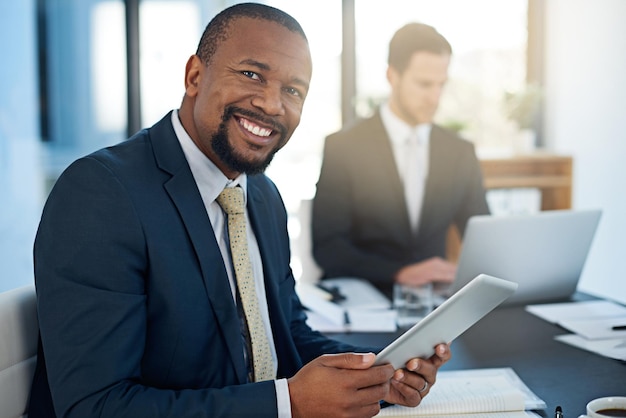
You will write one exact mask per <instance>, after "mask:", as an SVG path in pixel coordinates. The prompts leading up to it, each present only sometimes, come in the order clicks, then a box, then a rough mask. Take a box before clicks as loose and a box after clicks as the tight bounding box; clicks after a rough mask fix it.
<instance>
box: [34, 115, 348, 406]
mask: <svg viewBox="0 0 626 418" xmlns="http://www.w3.org/2000/svg"><path fill="white" fill-rule="evenodd" d="M248 211H249V214H250V219H251V223H252V228H253V229H254V232H255V234H256V237H257V239H258V243H259V248H260V252H261V257H262V260H263V268H264V274H265V285H266V292H267V302H268V305H269V314H270V320H271V324H272V331H273V338H274V341H275V343H276V350H277V355H278V377H290V376H292V375H293V374H294V373H295V372H296V371H297V370H298V369H299V368H300V367H301V366H302V365H303V364H304V363H306V362H308V361H310V360H312V359H313V358H315V357H317V356H319V355H321V354H323V353H330V352H340V351H349V350H354V347H350V346H347V345H342V344H340V343H337V342H334V341H332V340H329V339H327V338H326V337H324V336H322V335H321V334H319V333H317V332H314V331H312V330H311V329H310V328H309V327H308V326H307V325H306V323H305V319H306V318H305V314H304V312H303V309H302V306H301V304H300V302H299V300H298V297H297V295H296V293H295V291H294V278H293V276H292V273H291V270H290V268H289V261H290V251H289V240H288V235H287V228H286V223H287V215H286V211H285V208H284V206H283V203H282V200H281V198H280V195H279V192H278V190H277V189H276V187H275V185H274V184H273V183H272V182H271V181H270V180H269V179H268V178H267V177H266V176H264V175H257V176H250V177H249V180H248ZM34 257H35V280H36V287H37V296H38V309H39V321H40V335H41V340H40V348H42V350H40V353H39V354H40V355H39V358H38V367H37V370H36V375H35V378H34V381H33V390H32V395H31V402H30V415H29V416H30V418H38V417H53V416H55V413H54V412H53V411H52V405H51V403H53V404H54V410H55V411H56V416H59V417H80V418H84V417H94V416H98V417H116V418H120V417H133V418H140V417H151V418H154V417H178V418H180V417H185V416H193V417H233V416H243V415H248V416H250V415H252V416H255V417H264V416H267V417H270V416H276V414H277V410H276V408H277V407H276V394H275V386H274V382H271V381H269V382H261V383H253V384H246V365H245V363H244V360H243V355H242V353H243V347H242V339H241V335H240V328H239V322H238V316H237V311H236V307H235V304H234V301H233V298H232V294H231V290H230V287H229V281H228V277H227V274H226V270H225V267H224V262H223V260H222V258H221V255H220V251H219V248H218V244H217V242H216V240H215V235H214V233H213V230H212V227H211V223H210V221H209V218H208V215H207V213H206V210H205V207H204V205H203V202H202V199H201V197H200V193H199V191H198V188H197V186H196V183H195V181H194V179H193V176H192V173H191V170H190V168H189V166H188V164H187V161H186V159H185V156H184V154H183V152H182V149H181V147H180V145H179V142H178V140H177V138H176V136H175V133H174V130H173V127H172V125H171V121H170V115H167V116H166V117H165V118H163V119H162V120H161V121H160V122H158V123H157V124H156V125H154V126H153V127H152V128H150V129H147V130H143V131H141V132H139V133H138V134H136V135H135V136H134V137H133V138H131V139H130V140H128V141H126V142H124V143H122V144H119V145H116V146H114V147H111V148H108V149H104V150H100V151H98V152H95V153H93V154H91V155H89V156H87V157H84V158H81V159H79V160H78V161H76V162H74V163H73V164H72V165H71V166H70V167H68V169H67V170H66V171H65V172H64V173H63V174H62V175H61V177H60V178H59V180H58V181H57V183H56V184H55V187H54V189H53V190H52V192H51V194H50V196H49V198H48V201H47V203H46V206H45V208H44V211H43V215H42V219H41V223H40V225H39V229H38V233H37V237H36V240H35V247H34ZM50 394H51V396H50Z"/></svg>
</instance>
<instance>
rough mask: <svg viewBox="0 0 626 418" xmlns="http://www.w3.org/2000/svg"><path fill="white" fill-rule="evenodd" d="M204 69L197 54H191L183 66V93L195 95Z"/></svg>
mask: <svg viewBox="0 0 626 418" xmlns="http://www.w3.org/2000/svg"><path fill="white" fill-rule="evenodd" d="M203 70H204V63H203V62H202V60H201V59H200V57H198V56H197V55H192V56H191V57H189V59H188V60H187V65H186V66H185V93H186V94H187V96H192V97H193V96H195V95H196V94H197V92H198V86H199V85H200V78H201V76H202V72H203Z"/></svg>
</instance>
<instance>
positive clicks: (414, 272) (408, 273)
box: [395, 257, 456, 286]
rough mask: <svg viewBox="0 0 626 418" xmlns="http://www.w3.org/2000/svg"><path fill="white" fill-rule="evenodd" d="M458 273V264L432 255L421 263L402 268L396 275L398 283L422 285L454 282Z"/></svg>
mask: <svg viewBox="0 0 626 418" xmlns="http://www.w3.org/2000/svg"><path fill="white" fill-rule="evenodd" d="M455 275H456V264H454V263H451V262H449V261H447V260H444V259H443V258H441V257H431V258H428V259H426V260H424V261H420V262H419V263H414V264H409V265H408V266H405V267H403V268H401V269H400V270H399V271H398V272H397V273H396V277H395V281H396V283H400V284H406V285H410V286H411V285H412V286H421V285H423V284H426V283H431V282H438V283H452V282H453V281H454V277H455Z"/></svg>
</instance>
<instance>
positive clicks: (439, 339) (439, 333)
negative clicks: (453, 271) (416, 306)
mask: <svg viewBox="0 0 626 418" xmlns="http://www.w3.org/2000/svg"><path fill="white" fill-rule="evenodd" d="M516 289H517V283H514V282H510V281H508V280H502V279H498V278H496V277H492V276H488V275H486V274H480V275H478V276H476V277H475V278H474V279H472V280H471V281H470V282H469V283H468V284H466V285H465V286H463V287H462V288H461V289H459V290H458V291H457V292H456V293H454V294H453V295H452V296H450V298H448V299H447V300H446V301H445V302H444V303H442V304H441V305H440V306H439V307H437V308H436V309H435V310H434V311H432V312H431V313H430V314H428V315H427V316H426V317H425V318H424V319H422V320H421V321H420V322H418V323H417V324H415V325H413V326H412V327H411V328H410V329H409V330H407V331H406V332H405V333H404V334H402V335H401V336H399V337H398V338H397V339H396V340H395V341H393V342H392V343H391V344H389V345H388V346H387V347H385V348H384V349H383V350H382V351H381V352H380V353H379V354H378V355H377V356H376V363H375V364H387V363H389V364H391V365H392V366H393V367H394V368H396V369H401V368H403V367H404V366H405V365H406V362H407V361H409V360H410V359H412V358H415V357H421V358H428V357H430V356H432V355H433V354H434V353H435V346H436V345H438V344H441V343H451V342H452V341H453V340H454V339H455V338H456V337H458V336H459V335H461V334H462V333H463V332H465V331H466V330H467V329H468V328H469V327H471V326H472V325H474V324H475V323H476V322H477V321H478V320H479V319H480V318H482V317H483V316H485V315H487V314H488V313H489V312H491V311H492V310H493V309H494V308H495V307H496V306H498V305H499V304H500V303H502V302H503V301H504V300H505V299H506V298H508V297H509V296H511V295H512V294H513V293H514V292H515V290H516Z"/></svg>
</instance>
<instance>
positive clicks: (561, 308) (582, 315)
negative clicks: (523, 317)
mask: <svg viewBox="0 0 626 418" xmlns="http://www.w3.org/2000/svg"><path fill="white" fill-rule="evenodd" d="M526 310H527V311H528V312H530V313H532V314H533V315H536V316H538V317H539V318H541V319H543V320H545V321H548V322H551V323H553V324H559V323H560V322H561V321H564V320H575V319H589V318H607V317H613V316H624V315H626V307H624V306H622V305H619V304H617V303H615V302H610V301H608V300H589V301H582V302H564V303H544V304H538V305H528V306H526Z"/></svg>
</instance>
